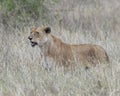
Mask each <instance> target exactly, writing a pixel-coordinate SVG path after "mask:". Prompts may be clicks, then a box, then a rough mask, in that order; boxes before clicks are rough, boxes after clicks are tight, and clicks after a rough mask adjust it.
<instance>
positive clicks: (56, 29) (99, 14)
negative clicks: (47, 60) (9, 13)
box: [0, 0, 120, 96]
mask: <svg viewBox="0 0 120 96" xmlns="http://www.w3.org/2000/svg"><path fill="white" fill-rule="evenodd" d="M44 2H45V6H47V8H48V9H49V12H50V13H49V15H48V18H50V21H48V22H46V25H49V26H50V27H51V28H52V34H54V35H55V36H57V37H59V38H61V39H62V40H63V41H64V42H66V43H71V44H73V43H76V44H81V43H92V44H98V45H101V46H103V47H104V48H105V50H106V51H107V53H108V55H109V57H110V60H111V66H110V67H107V66H104V65H101V66H97V67H95V68H91V69H90V70H87V71H86V70H84V69H83V68H82V66H81V65H80V64H79V62H78V64H79V67H78V68H77V69H76V70H75V72H74V73H73V74H71V73H70V72H67V73H66V74H64V72H63V70H62V68H56V69H53V70H52V71H50V72H47V71H46V70H44V68H43V66H42V64H43V63H44V60H43V59H42V57H41V54H40V49H39V48H38V47H35V48H32V47H31V46H30V42H29V40H28V39H27V37H28V36H29V32H30V28H31V27H32V26H35V25H37V26H39V25H41V22H42V19H39V20H38V21H37V22H34V21H32V20H31V21H29V22H27V21H24V23H25V26H24V25H22V23H20V22H18V21H16V24H17V23H19V26H13V25H14V22H12V20H14V18H12V19H11V20H10V21H9V20H8V21H7V25H6V24H4V23H3V22H1V23H0V96H119V95H120V77H119V76H120V65H119V64H120V58H119V57H120V54H119V53H120V46H119V45H120V38H119V36H120V27H119V26H120V16H119V8H120V7H119V6H120V1H119V0H114V1H113V0H86V1H83V0H61V1H59V2H58V1H57V0H56V2H57V3H53V2H52V1H51V0H49V1H48V0H45V1H44ZM26 18H27V17H26ZM23 19H25V18H23ZM40 21H41V22H40ZM44 24H45V23H44Z"/></svg>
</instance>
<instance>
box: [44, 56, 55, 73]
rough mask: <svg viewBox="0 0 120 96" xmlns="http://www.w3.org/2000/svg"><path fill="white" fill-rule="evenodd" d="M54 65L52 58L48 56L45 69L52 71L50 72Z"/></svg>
mask: <svg viewBox="0 0 120 96" xmlns="http://www.w3.org/2000/svg"><path fill="white" fill-rule="evenodd" d="M52 63H53V62H52V58H51V57H49V56H46V57H45V64H44V68H45V69H46V70H48V71H50V70H51V69H52V66H53V64H52Z"/></svg>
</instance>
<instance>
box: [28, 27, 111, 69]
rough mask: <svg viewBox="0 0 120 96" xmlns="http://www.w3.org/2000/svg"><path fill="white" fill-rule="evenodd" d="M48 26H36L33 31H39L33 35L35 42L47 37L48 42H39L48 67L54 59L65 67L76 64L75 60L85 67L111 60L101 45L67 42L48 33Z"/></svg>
mask: <svg viewBox="0 0 120 96" xmlns="http://www.w3.org/2000/svg"><path fill="white" fill-rule="evenodd" d="M46 28H48V27H38V28H34V30H33V29H32V33H31V34H33V33H35V32H39V34H38V36H37V37H34V36H33V42H37V43H38V41H41V40H43V39H44V38H47V41H46V42H44V43H42V44H40V43H41V42H39V43H38V46H39V47H40V49H41V51H42V53H43V55H44V57H45V63H46V68H47V67H48V66H50V67H51V65H52V60H53V61H56V64H59V65H62V66H64V67H69V66H71V65H72V66H75V64H76V63H75V61H77V62H79V63H80V64H82V65H83V66H84V67H88V66H95V65H96V64H100V63H105V62H109V58H108V55H107V53H106V51H105V50H104V49H103V48H102V47H101V46H99V45H92V44H79V45H70V44H66V43H64V42H62V41H61V40H60V39H58V38H57V37H55V36H53V35H51V33H46V32H45V29H46ZM30 36H31V35H30ZM41 38H42V39H41ZM45 40H46V39H45ZM31 41H32V40H31Z"/></svg>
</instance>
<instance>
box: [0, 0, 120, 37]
mask: <svg viewBox="0 0 120 96" xmlns="http://www.w3.org/2000/svg"><path fill="white" fill-rule="evenodd" d="M119 10H120V1H119V0H0V18H1V19H0V23H1V24H4V26H11V27H18V28H19V27H20V28H21V27H22V26H31V25H33V24H34V25H41V24H43V25H44V24H45V25H50V26H54V27H56V28H59V29H60V30H62V29H65V30H69V31H70V32H78V31H81V32H83V33H84V34H85V35H87V34H88V31H89V34H91V35H92V36H93V37H97V36H98V37H100V38H102V39H105V38H107V36H108V35H115V36H116V37H117V36H118V33H120V27H119V26H120V12H119ZM113 33H114V34H113ZM102 34H104V37H103V36H102Z"/></svg>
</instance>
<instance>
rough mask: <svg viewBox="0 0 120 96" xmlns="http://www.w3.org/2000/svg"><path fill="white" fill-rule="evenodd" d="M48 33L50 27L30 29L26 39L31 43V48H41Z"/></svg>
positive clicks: (46, 39)
mask: <svg viewBox="0 0 120 96" xmlns="http://www.w3.org/2000/svg"><path fill="white" fill-rule="evenodd" d="M50 32H51V28H50V27H38V28H32V30H31V32H30V36H29V37H28V39H29V40H30V42H31V46H32V47H34V46H36V45H38V46H43V45H44V44H45V43H46V42H47V41H48V35H49V33H50Z"/></svg>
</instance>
